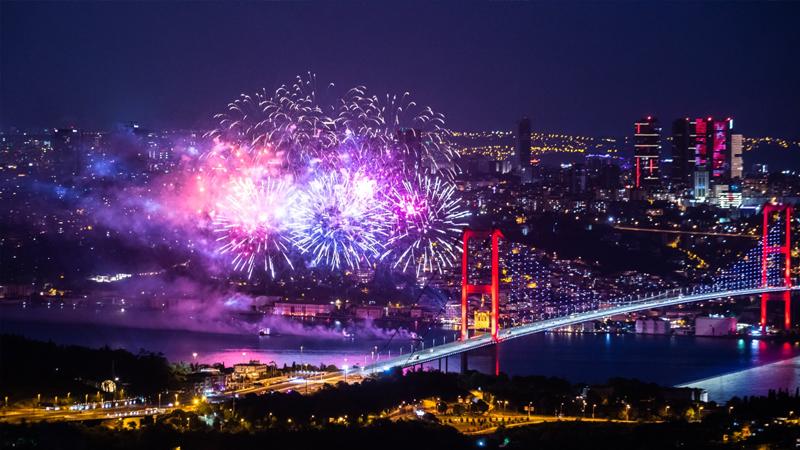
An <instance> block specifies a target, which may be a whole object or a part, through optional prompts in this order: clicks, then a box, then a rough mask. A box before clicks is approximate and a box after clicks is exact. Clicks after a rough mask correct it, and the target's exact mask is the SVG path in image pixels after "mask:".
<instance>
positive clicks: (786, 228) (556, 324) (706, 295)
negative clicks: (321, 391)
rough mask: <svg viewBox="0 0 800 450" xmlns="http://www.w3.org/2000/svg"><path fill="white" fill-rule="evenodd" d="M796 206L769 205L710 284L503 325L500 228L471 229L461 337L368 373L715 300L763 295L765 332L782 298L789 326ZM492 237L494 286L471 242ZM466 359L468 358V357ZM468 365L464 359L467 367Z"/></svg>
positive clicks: (377, 366)
mask: <svg viewBox="0 0 800 450" xmlns="http://www.w3.org/2000/svg"><path fill="white" fill-rule="evenodd" d="M792 210H793V208H792V207H791V206H788V205H775V204H766V205H764V207H763V227H762V236H761V240H760V242H759V245H758V246H757V247H755V248H753V249H752V250H751V251H750V252H748V253H747V254H746V255H745V256H744V257H743V258H742V260H740V261H738V262H737V263H735V264H733V265H731V266H730V267H729V268H728V269H726V270H724V271H722V274H721V275H720V276H718V277H716V278H715V279H714V280H713V281H711V282H709V283H704V284H699V285H697V286H692V287H685V288H680V289H669V290H666V291H661V292H657V293H652V294H649V295H639V296H636V297H631V296H628V297H624V298H621V299H611V300H606V301H603V302H595V303H593V307H591V308H588V309H584V310H580V311H575V312H570V313H568V314H563V315H560V316H557V317H551V318H547V319H543V320H537V321H533V322H530V323H525V324H521V325H516V326H511V327H507V328H501V327H500V323H499V307H500V304H499V280H500V268H499V241H500V239H503V234H502V232H501V231H500V230H497V229H495V230H488V231H476V230H469V229H467V230H465V231H464V234H463V248H462V251H463V253H462V276H461V335H460V339H458V340H453V341H451V342H445V340H444V339H442V343H441V344H439V345H434V346H432V347H428V348H425V347H424V345H423V346H422V348H419V349H414V350H413V351H411V352H410V353H406V354H401V355H397V356H395V357H390V358H386V359H382V360H378V361H375V362H373V363H371V364H366V365H365V366H364V367H363V368H362V371H364V372H367V373H373V372H380V371H384V370H387V369H390V368H393V367H401V368H407V367H414V366H419V365H422V364H426V363H432V362H436V361H439V363H440V364H441V361H442V360H445V361H447V358H449V357H452V356H456V355H462V356H463V355H465V354H466V352H469V351H472V350H476V349H479V348H482V347H487V346H490V345H495V344H500V343H502V342H505V341H509V340H511V339H517V338H520V337H524V336H528V335H531V334H534V333H541V332H544V331H547V330H553V329H558V328H563V327H567V326H570V325H576V324H580V323H584V322H590V321H594V320H600V319H603V318H606V317H612V316H616V315H620V314H628V313H634V312H638V311H646V310H649V309H654V308H664V307H668V306H675V305H680V304H688V303H697V302H704V301H710V300H718V299H727V298H736V297H746V296H754V295H760V296H761V320H760V325H761V328H762V330H765V329H766V327H767V302H768V301H769V300H770V298H772V297H775V296H776V294H780V295H777V296H778V297H781V298H782V301H783V303H784V317H783V324H782V325H783V327H784V328H786V329H789V328H790V327H791V309H790V306H791V302H790V299H791V292H792V291H795V290H799V289H800V286H795V283H793V280H792V277H791V221H792ZM473 239H475V240H478V239H488V240H489V241H490V242H491V281H490V283H488V284H472V283H470V282H469V276H468V275H469V243H470V241H471V240H473ZM472 295H487V296H489V297H490V298H491V305H490V311H489V314H490V325H489V327H488V332H487V333H483V334H478V335H475V336H470V333H469V331H470V330H469V320H468V317H469V316H468V312H469V297H470V296H472ZM462 361H464V359H462ZM464 365H465V364H464V363H463V362H462V368H463V366H464Z"/></svg>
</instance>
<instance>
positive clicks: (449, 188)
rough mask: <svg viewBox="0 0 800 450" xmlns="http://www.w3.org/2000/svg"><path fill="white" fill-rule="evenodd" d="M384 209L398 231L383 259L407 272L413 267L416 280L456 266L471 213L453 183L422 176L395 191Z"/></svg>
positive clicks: (390, 241)
mask: <svg viewBox="0 0 800 450" xmlns="http://www.w3.org/2000/svg"><path fill="white" fill-rule="evenodd" d="M384 205H385V207H387V208H388V209H389V211H390V213H391V214H392V216H393V217H394V218H395V228H394V231H393V233H392V236H391V238H390V239H389V240H388V241H387V250H386V251H385V252H384V254H383V255H382V257H383V258H386V257H391V258H393V259H394V264H393V266H394V267H395V268H399V269H401V270H403V271H404V272H405V271H406V270H408V269H409V268H410V267H414V269H415V271H416V274H417V276H419V275H420V274H421V273H423V272H442V271H443V270H445V269H447V268H450V267H452V266H453V264H454V263H455V261H456V258H457V255H458V253H459V251H460V247H459V245H458V237H459V235H460V233H461V230H462V228H463V227H465V226H466V225H467V223H466V219H467V217H468V216H469V212H468V211H466V210H465V209H464V208H463V205H462V204H461V201H460V199H459V197H458V196H457V194H456V189H455V186H454V185H453V184H452V183H449V182H447V181H445V180H442V179H441V178H435V177H430V176H423V175H419V176H417V177H416V178H415V179H414V180H413V181H403V182H402V183H401V184H400V185H399V186H398V187H396V188H393V189H392V190H391V191H390V192H389V194H388V195H387V201H386V202H385V203H384Z"/></svg>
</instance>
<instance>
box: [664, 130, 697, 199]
mask: <svg viewBox="0 0 800 450" xmlns="http://www.w3.org/2000/svg"><path fill="white" fill-rule="evenodd" d="M694 124H695V122H694V121H693V120H689V118H688V117H687V118H685V119H678V120H676V121H674V122H672V167H671V170H670V181H671V182H672V184H673V185H674V186H677V187H679V188H680V187H686V186H689V185H690V184H691V183H692V173H694V158H695V156H694V152H695V130H694Z"/></svg>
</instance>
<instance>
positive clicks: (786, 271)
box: [761, 203, 793, 332]
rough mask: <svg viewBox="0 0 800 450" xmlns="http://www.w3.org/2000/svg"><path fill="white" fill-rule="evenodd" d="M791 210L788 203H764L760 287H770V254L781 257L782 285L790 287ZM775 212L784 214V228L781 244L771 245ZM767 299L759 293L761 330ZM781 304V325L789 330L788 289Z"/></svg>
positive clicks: (765, 327)
mask: <svg viewBox="0 0 800 450" xmlns="http://www.w3.org/2000/svg"><path fill="white" fill-rule="evenodd" d="M792 210H793V208H792V207H791V206H788V205H781V204H778V205H774V204H770V203H767V204H766V205H764V218H763V229H762V235H761V252H762V253H761V286H762V287H770V286H769V284H770V283H769V279H768V266H769V261H768V258H769V256H770V255H772V254H778V255H779V257H781V259H783V270H782V272H783V285H784V286H785V287H787V288H790V287H792V278H791V271H792V256H791V252H792V246H791V241H792V227H791V224H792ZM775 213H777V216H778V218H780V216H781V215H785V218H784V221H785V224H784V226H785V230H784V236H783V244H782V245H771V244H770V242H769V239H768V237H769V229H770V219H771V218H772V215H773V214H775ZM767 301H769V294H762V295H761V331H762V332H766V331H767ZM783 305H784V312H783V327H784V329H785V330H787V331H788V330H790V329H791V328H792V311H791V307H792V297H791V292H790V291H785V292H784V293H783Z"/></svg>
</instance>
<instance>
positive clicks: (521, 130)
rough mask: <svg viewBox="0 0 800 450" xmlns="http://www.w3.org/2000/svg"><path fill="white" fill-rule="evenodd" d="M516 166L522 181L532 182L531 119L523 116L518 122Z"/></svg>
mask: <svg viewBox="0 0 800 450" xmlns="http://www.w3.org/2000/svg"><path fill="white" fill-rule="evenodd" d="M515 163H516V166H517V169H518V172H519V177H520V181H521V182H522V183H530V182H531V179H532V173H531V172H532V171H531V121H530V119H528V118H527V117H523V118H522V120H520V121H519V123H518V124H517V152H516V161H515Z"/></svg>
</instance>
